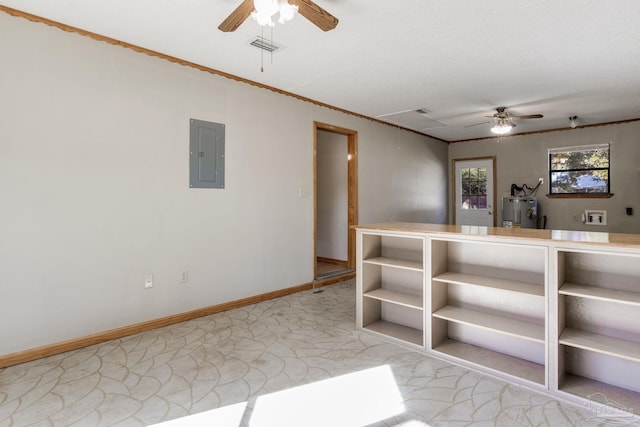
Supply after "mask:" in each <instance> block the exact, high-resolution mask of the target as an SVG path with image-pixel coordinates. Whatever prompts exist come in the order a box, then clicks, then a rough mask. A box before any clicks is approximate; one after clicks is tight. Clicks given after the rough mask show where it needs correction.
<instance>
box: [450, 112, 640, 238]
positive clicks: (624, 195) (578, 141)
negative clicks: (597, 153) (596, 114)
mask: <svg viewBox="0 0 640 427" xmlns="http://www.w3.org/2000/svg"><path fill="white" fill-rule="evenodd" d="M639 141H640V121H636V122H631V123H624V124H616V125H607V126H599V127H590V128H583V129H580V128H578V129H568V130H566V131H557V132H549V133H540V134H532V135H522V136H513V137H507V138H503V139H502V141H501V142H498V141H497V139H496V138H492V139H486V140H481V141H469V142H461V143H455V144H450V145H449V159H459V158H468V157H477V156H496V163H497V188H496V194H497V196H498V205H500V200H501V197H502V196H503V195H509V194H510V190H511V184H512V183H516V184H518V185H519V186H521V185H522V184H524V183H526V184H527V185H529V186H534V185H536V184H537V183H538V178H540V177H542V178H544V185H543V186H541V187H540V188H539V189H538V192H537V196H538V200H539V203H540V205H541V209H542V214H543V215H546V216H547V228H551V229H564V230H588V231H607V232H619V233H640V221H639V220H638V218H639V217H640V191H638V187H639V186H640V164H639V162H638V160H639V159H640V143H639ZM608 142H610V143H611V151H610V161H611V165H610V174H611V176H610V182H611V192H612V193H613V194H614V196H613V197H611V198H609V199H549V198H547V197H546V194H547V193H548V192H549V187H548V180H549V173H548V167H549V166H548V162H549V159H548V149H549V148H556V147H570V146H576V145H587V144H603V143H608ZM626 207H632V208H633V213H634V214H633V216H628V215H627V214H626V209H625V208H626ZM585 209H604V210H607V226H599V225H597V226H594V225H585V224H582V222H581V221H579V218H580V213H581V212H584V210H585ZM498 214H499V216H498V222H497V223H498V224H501V223H502V217H501V212H500V209H498Z"/></svg>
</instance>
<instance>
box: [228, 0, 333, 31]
mask: <svg viewBox="0 0 640 427" xmlns="http://www.w3.org/2000/svg"><path fill="white" fill-rule="evenodd" d="M264 1H265V0H243V1H242V3H240V5H239V6H238V7H237V8H236V9H235V10H234V11H233V12H231V14H230V15H229V16H227V19H225V20H224V21H222V23H221V24H220V25H219V26H218V29H219V30H220V31H224V32H231V31H235V30H236V29H237V28H238V27H239V26H240V25H241V24H242V23H243V22H244V21H245V20H246V19H247V18H248V17H249V16H251V13H252V12H253V11H254V10H256V9H257V6H258V5H257V3H259V2H264ZM268 2H269V3H278V4H279V3H283V2H284V3H285V4H286V3H288V4H290V5H291V6H293V7H296V6H297V8H298V13H299V14H300V15H302V16H304V17H305V18H307V19H308V20H309V21H311V23H313V24H314V25H316V26H317V27H318V28H320V29H321V30H322V31H329V30H333V29H334V28H335V27H336V25H338V19H337V18H336V17H334V16H333V15H331V14H330V13H329V12H327V11H326V10H324V9H323V8H321V7H320V6H318V5H317V4H315V3H314V2H312V1H311V0H289V1H287V0H268Z"/></svg>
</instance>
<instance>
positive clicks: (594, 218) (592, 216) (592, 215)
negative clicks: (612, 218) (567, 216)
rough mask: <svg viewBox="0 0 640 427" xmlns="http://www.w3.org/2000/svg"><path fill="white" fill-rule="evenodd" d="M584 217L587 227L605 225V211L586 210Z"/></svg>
mask: <svg viewBox="0 0 640 427" xmlns="http://www.w3.org/2000/svg"><path fill="white" fill-rule="evenodd" d="M584 217H585V222H584V223H585V224H587V225H607V211H603V210H595V209H587V210H586V211H584Z"/></svg>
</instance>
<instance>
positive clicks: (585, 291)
mask: <svg viewBox="0 0 640 427" xmlns="http://www.w3.org/2000/svg"><path fill="white" fill-rule="evenodd" d="M558 292H560V294H562V295H571V296H574V297H581V298H590V299H596V300H600V301H608V302H616V303H620V304H629V305H637V306H640V293H635V292H626V291H618V290H615V289H605V288H596V287H593V286H584V285H576V284H574V283H565V284H564V285H562V287H561V288H560V290H559V291H558Z"/></svg>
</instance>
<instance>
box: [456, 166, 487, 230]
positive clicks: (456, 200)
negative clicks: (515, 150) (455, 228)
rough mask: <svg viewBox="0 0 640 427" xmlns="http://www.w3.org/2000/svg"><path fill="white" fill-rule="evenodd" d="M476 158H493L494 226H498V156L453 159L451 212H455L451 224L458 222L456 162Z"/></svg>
mask: <svg viewBox="0 0 640 427" xmlns="http://www.w3.org/2000/svg"><path fill="white" fill-rule="evenodd" d="M475 160H491V161H492V162H493V205H492V206H493V226H494V227H495V226H496V218H497V217H498V214H497V212H496V209H497V206H496V201H497V200H498V199H497V197H498V191H497V190H496V156H486V157H465V158H462V159H452V160H451V188H452V196H451V201H452V204H451V212H453V215H452V220H451V224H452V225H455V224H456V203H457V200H456V163H457V162H469V161H475Z"/></svg>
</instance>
